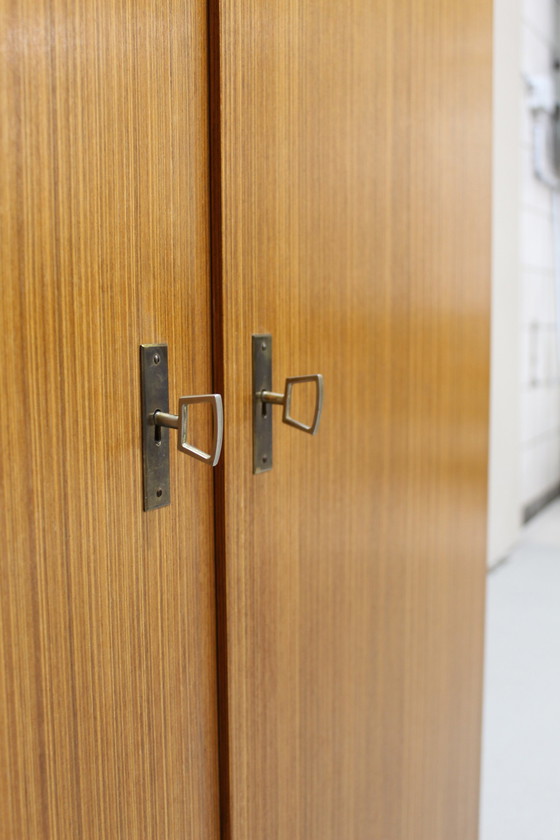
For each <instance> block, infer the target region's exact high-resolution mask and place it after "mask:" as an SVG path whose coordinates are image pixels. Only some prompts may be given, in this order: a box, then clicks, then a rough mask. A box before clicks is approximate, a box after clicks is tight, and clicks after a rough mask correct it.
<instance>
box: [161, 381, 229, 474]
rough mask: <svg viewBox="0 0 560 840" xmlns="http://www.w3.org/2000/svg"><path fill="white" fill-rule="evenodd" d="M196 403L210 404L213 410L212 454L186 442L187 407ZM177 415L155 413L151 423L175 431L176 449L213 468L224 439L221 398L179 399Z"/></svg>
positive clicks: (204, 395) (195, 397)
mask: <svg viewBox="0 0 560 840" xmlns="http://www.w3.org/2000/svg"><path fill="white" fill-rule="evenodd" d="M198 403H210V404H211V406H212V408H213V409H214V440H213V441H212V452H204V451H203V450H202V449H197V447H196V446H193V445H192V444H191V443H189V442H188V440H187V432H188V418H189V405H197V404H198ZM178 412H179V413H178V414H168V413H167V412H166V411H155V412H154V415H153V422H154V424H155V425H156V427H158V426H163V427H165V428H167V429H177V431H178V432H179V434H178V435H177V449H178V450H179V452H184V453H185V454H186V455H191V456H192V457H193V458H196V459H197V460H199V461H204V463H205V464H210V466H211V467H215V466H216V464H217V463H218V461H219V460H220V453H221V451H222V442H223V439H224V410H223V405H222V398H221V396H220V395H219V394H196V395H195V396H191V397H179V409H178Z"/></svg>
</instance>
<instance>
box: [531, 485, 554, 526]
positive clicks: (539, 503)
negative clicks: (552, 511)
mask: <svg viewBox="0 0 560 840" xmlns="http://www.w3.org/2000/svg"><path fill="white" fill-rule="evenodd" d="M559 496H560V484H556V485H555V486H554V487H552V488H551V489H550V490H547V491H546V493H543V495H542V496H539V497H538V499H535V500H534V501H533V502H530V503H529V504H528V505H525V507H524V508H523V524H526V523H527V522H529V520H530V519H532V518H533V517H534V516H536V515H537V513H540V512H541V510H542V509H543V508H545V507H546V506H547V505H549V504H550V503H551V502H553V501H554V499H557V498H558V497H559Z"/></svg>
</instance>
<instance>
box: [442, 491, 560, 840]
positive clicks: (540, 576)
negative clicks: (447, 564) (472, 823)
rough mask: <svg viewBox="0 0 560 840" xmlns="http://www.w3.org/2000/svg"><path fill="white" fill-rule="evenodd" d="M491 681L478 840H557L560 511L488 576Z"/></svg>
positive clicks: (530, 531)
mask: <svg viewBox="0 0 560 840" xmlns="http://www.w3.org/2000/svg"><path fill="white" fill-rule="evenodd" d="M485 679H486V685H485V698H484V736H483V762H482V802H481V834H480V840H560V502H557V503H555V504H553V505H551V506H549V507H548V508H547V509H546V510H545V511H544V512H543V513H542V514H540V515H539V516H538V517H536V518H535V519H534V520H532V521H531V522H530V523H529V525H528V526H527V527H526V528H525V530H524V532H523V535H522V538H521V540H520V543H519V545H518V546H517V548H516V550H515V551H514V552H513V554H512V555H511V556H510V558H509V559H508V560H507V561H506V562H505V563H503V564H502V565H501V566H498V567H497V568H496V569H495V570H494V571H493V572H492V573H491V574H490V575H489V578H488V599H487V623H486V677H485ZM450 840H451V838H450Z"/></svg>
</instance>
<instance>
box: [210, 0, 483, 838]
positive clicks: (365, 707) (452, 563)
mask: <svg viewBox="0 0 560 840" xmlns="http://www.w3.org/2000/svg"><path fill="white" fill-rule="evenodd" d="M211 28H212V30H213V31H212V48H213V56H212V61H211V75H212V80H211V86H212V101H213V119H212V130H213V224H214V230H215V236H214V261H213V262H214V275H215V276H214V290H215V313H216V317H215V338H216V347H215V358H216V361H217V375H218V380H219V382H217V383H216V385H217V387H219V388H223V393H224V397H225V405H226V407H227V417H226V441H225V455H224V463H223V467H222V468H221V470H220V473H219V476H218V505H217V516H218V544H219V547H220V551H219V563H218V585H219V611H220V627H219V633H220V644H219V650H220V652H221V653H220V682H221V690H220V696H221V725H222V733H221V737H222V747H223V750H222V795H223V800H224V810H223V815H224V821H225V823H224V826H225V832H226V836H227V837H228V838H230V840H249V838H250V840H272V838H274V840H474V838H475V837H476V836H477V821H478V785H479V750H480V718H481V674H482V651H483V605H484V584H485V543H486V533H485V532H486V484H487V428H488V369H489V365H488V345H489V309H490V163H491V58H492V57H491V38H492V8H491V3H490V0H472V2H469V3H465V2H463V0H414V2H413V0H403V2H398V3H387V2H385V0H337V2H334V0H328V1H327V2H313V3H311V2H303V0H290V2H285V3H269V2H262V1H261V0H241V1H238V0H235V2H234V0H212V3H211ZM257 333H270V334H271V335H272V337H273V348H274V353H273V380H274V381H273V383H272V386H273V390H275V391H281V390H282V389H283V383H284V380H285V378H286V377H287V376H293V375H299V374H308V373H321V374H323V376H324V383H325V404H324V409H323V417H322V425H321V428H320V430H319V433H318V435H317V436H315V437H311V436H309V435H307V434H303V433H301V432H300V431H298V430H296V429H294V428H291V427H289V426H287V425H284V424H282V422H281V414H282V412H281V409H279V408H277V407H275V406H269V410H270V411H272V412H274V418H275V419H274V432H273V435H274V459H273V468H272V470H270V471H267V472H264V473H262V474H259V475H254V474H253V469H252V468H253V452H252V411H253V408H252V399H253V397H252V390H253V389H252V373H251V336H252V335H253V334H257ZM294 410H295V407H294Z"/></svg>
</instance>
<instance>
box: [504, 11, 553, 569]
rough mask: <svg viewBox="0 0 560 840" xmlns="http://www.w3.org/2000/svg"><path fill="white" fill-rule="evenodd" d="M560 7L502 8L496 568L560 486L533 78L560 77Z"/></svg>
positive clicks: (547, 240)
mask: <svg viewBox="0 0 560 840" xmlns="http://www.w3.org/2000/svg"><path fill="white" fill-rule="evenodd" d="M559 10H560V0H495V4H494V256H493V297H492V307H493V312H492V391H491V429H490V441H491V445H490V480H489V535H488V556H489V562H490V564H492V563H494V562H496V561H498V560H500V559H501V558H502V557H504V556H506V555H507V553H508V550H509V549H510V548H511V546H512V545H513V543H514V542H515V540H516V538H517V535H518V531H519V525H520V522H521V517H522V513H523V510H524V509H526V508H527V507H528V506H530V505H533V504H534V503H536V502H538V501H539V500H541V499H542V498H544V497H545V496H546V495H547V494H549V493H551V492H553V491H554V489H555V488H556V487H558V486H560V377H559V374H560V371H559V366H558V362H557V358H558V356H557V349H556V316H555V312H556V298H555V288H554V239H553V219H552V196H551V193H550V191H549V190H548V189H547V188H546V187H545V186H543V185H542V184H540V183H539V182H538V181H537V180H536V178H535V177H534V175H533V165H532V150H533V137H532V116H531V113H530V111H529V107H528V95H527V88H526V84H525V82H524V80H523V78H524V74H531V75H545V74H548V75H551V74H552V67H553V54H554V43H555V24H556V14H558V12H559Z"/></svg>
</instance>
